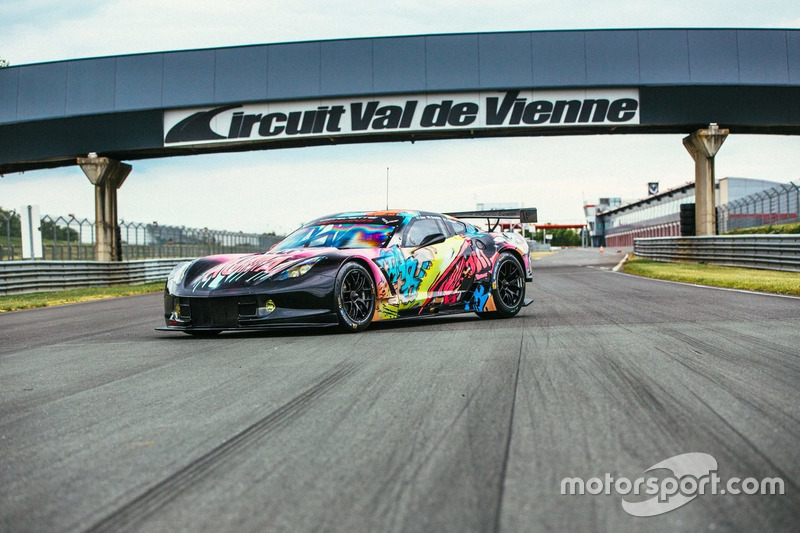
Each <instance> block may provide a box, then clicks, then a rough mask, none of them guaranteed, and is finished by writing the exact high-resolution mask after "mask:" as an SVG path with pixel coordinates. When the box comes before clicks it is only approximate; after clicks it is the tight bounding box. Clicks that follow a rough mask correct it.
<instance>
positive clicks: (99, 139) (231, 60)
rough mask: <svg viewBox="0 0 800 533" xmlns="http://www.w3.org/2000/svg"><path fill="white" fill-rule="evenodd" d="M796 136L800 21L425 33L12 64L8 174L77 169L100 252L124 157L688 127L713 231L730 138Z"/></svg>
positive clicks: (5, 73) (2, 119) (3, 142)
mask: <svg viewBox="0 0 800 533" xmlns="http://www.w3.org/2000/svg"><path fill="white" fill-rule="evenodd" d="M798 132H800V31H798V30H752V29H719V30H718V29H662V30H655V29H653V30H645V29H643V30H595V31H530V32H507V33H472V34H455V35H420V36H408V37H381V38H366V39H345V40H332V41H313V42H299V43H281V44H265V45H253V46H242V47H232V48H216V49H205V50H189V51H177V52H159V53H149V54H138V55H125V56H113V57H102V58H92V59H80V60H71V61H58V62H52V63H43V64H35V65H21V66H15V67H7V68H2V69H0V173H10V172H19V171H25V170H33V169H42V168H52V167H58V166H66V165H75V164H78V165H80V166H81V167H82V168H83V170H84V171H85V172H86V174H87V176H88V177H89V179H90V180H91V182H92V183H93V184H94V185H95V187H96V205H97V213H96V219H97V224H98V227H97V237H98V246H97V253H98V256H97V257H98V259H99V260H110V259H112V258H114V257H115V256H116V254H115V250H114V248H115V239H114V232H115V227H116V189H117V188H118V187H119V186H120V185H121V184H122V182H123V181H124V179H125V177H126V176H127V175H128V173H129V172H130V170H131V166H130V165H129V164H127V163H123V162H122V161H134V160H138V159H145V158H155V157H169V156H176V155H188V154H198V153H211V152H233V151H244V150H264V149H277V148H289V147H299V146H315V145H327V144H341V143H354V142H386V141H412V142H414V141H417V140H428V139H450V138H476V137H495V136H534V135H586V134H625V133H654V134H658V133H685V134H687V137H686V139H685V140H684V144H685V145H686V148H687V149H688V150H689V152H690V154H691V155H692V157H693V158H694V159H695V162H696V181H697V202H696V203H697V216H696V220H697V234H698V235H704V234H711V233H713V231H714V194H713V183H714V181H713V171H714V169H713V159H714V156H715V154H716V152H717V150H719V148H720V146H721V145H722V142H723V141H724V139H725V137H726V136H727V135H728V134H729V133H772V134H787V135H796V134H798Z"/></svg>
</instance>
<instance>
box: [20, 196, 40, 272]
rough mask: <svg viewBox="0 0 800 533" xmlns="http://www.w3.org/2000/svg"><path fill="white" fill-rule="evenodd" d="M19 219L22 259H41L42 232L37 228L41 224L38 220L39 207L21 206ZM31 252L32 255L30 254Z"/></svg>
mask: <svg viewBox="0 0 800 533" xmlns="http://www.w3.org/2000/svg"><path fill="white" fill-rule="evenodd" d="M19 217H20V223H21V227H22V258H23V259H41V258H42V231H41V229H40V228H39V225H40V223H41V219H40V218H39V206H38V205H25V206H22V209H20V210H19ZM31 251H32V252H33V253H31Z"/></svg>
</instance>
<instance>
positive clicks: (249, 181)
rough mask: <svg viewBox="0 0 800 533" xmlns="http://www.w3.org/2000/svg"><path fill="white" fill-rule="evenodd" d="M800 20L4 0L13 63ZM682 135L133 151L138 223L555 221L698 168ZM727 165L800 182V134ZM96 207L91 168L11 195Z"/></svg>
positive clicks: (131, 215) (474, 6)
mask: <svg viewBox="0 0 800 533" xmlns="http://www.w3.org/2000/svg"><path fill="white" fill-rule="evenodd" d="M667 27H681V28H683V27H705V28H800V5H798V4H797V2H796V0H794V1H784V0H767V1H760V2H752V1H739V0H736V1H724V0H721V1H717V2H697V1H696V0H691V1H689V0H673V1H670V2H663V1H658V2H656V1H653V2H650V1H634V0H613V1H606V0H594V1H592V0H558V1H550V0H527V1H521V0H511V1H502V0H498V1H493V2H487V1H486V0H483V1H480V2H475V1H471V0H458V1H456V0H425V1H417V0H407V1H405V2H382V1H376V0H370V1H366V0H350V1H347V2H342V1H327V2H322V1H318V2H315V1H310V0H293V1H292V2H286V1H285V0H283V1H273V0H228V1H226V2H220V1H206V0H192V1H191V2H189V1H184V0H173V1H169V2H165V1H163V0H159V1H155V0H113V1H98V0H94V1H84V0H58V1H43V0H21V1H10V0H0V59H5V60H7V61H9V62H10V63H11V64H12V65H22V64H29V63H38V62H43V61H58V60H64V59H73V58H83V57H97V56H107V55H117V54H128V53H141V52H154V51H165V50H184V49H196V48H211V47H219V46H235V45H246V44H261V43H277V42H292V41H305V40H317V39H335V38H349V37H377V36H387V35H419V34H429V33H459V32H488V31H517V30H548V29H597V28H605V29H618V28H667ZM681 138H682V135H593V136H578V137H569V136H564V137H527V138H507V139H503V138H498V139H462V140H447V141H426V142H416V143H414V144H411V143H407V142H403V143H379V144H378V143H376V144H353V145H343V146H326V147H312V148H295V149H286V150H271V151H257V152H243V153H234V154H210V155H196V156H185V157H172V158H164V159H151V160H144V161H133V162H132V165H133V171H132V173H131V174H130V176H129V177H128V179H127V180H126V182H125V184H124V185H123V186H122V188H121V189H120V190H119V196H118V202H119V214H120V218H121V219H123V220H124V221H129V222H130V221H135V222H153V221H157V222H158V223H159V224H161V225H179V226H180V225H183V226H187V227H208V228H213V229H226V230H231V231H245V232H258V233H260V232H270V231H274V232H277V233H286V232H289V231H291V230H292V229H294V228H295V227H297V226H298V225H300V224H301V223H303V222H305V221H308V220H310V219H312V218H316V217H318V216H322V215H325V214H329V213H333V212H337V211H345V210H355V209H373V208H383V207H385V204H386V194H387V186H386V183H387V179H386V176H387V168H388V176H389V179H388V183H389V186H388V190H389V204H390V207H402V208H410V209H424V210H431V211H440V212H446V211H458V210H467V209H474V208H475V205H476V204H477V203H506V202H508V203H516V204H519V203H523V204H525V205H526V206H531V207H537V208H538V209H539V215H540V221H542V222H554V223H575V222H581V221H582V220H583V212H582V205H583V204H584V202H588V203H595V202H596V201H597V199H598V198H599V197H607V196H612V197H622V198H624V199H628V200H635V199H639V198H643V197H645V196H646V195H647V183H648V182H651V181H657V182H659V183H660V186H661V190H662V191H663V190H665V189H667V188H671V187H677V186H680V185H683V184H685V183H687V182H690V181H693V179H694V163H693V161H692V159H691V157H690V156H689V154H688V153H687V152H686V150H685V148H684V147H683V145H682V143H681ZM716 164H717V167H716V174H717V177H725V176H736V177H753V178H760V179H768V180H774V181H780V182H786V181H795V182H800V138H798V137H789V136H762V135H731V136H730V137H728V139H727V140H726V141H725V144H724V145H723V147H722V149H721V150H720V152H719V154H718V155H717V158H716ZM28 204H33V205H38V206H39V207H40V211H41V213H42V214H48V215H51V216H53V217H55V216H61V215H63V216H66V215H67V214H74V215H75V216H77V217H78V218H83V217H87V218H90V219H91V218H93V216H94V192H93V190H92V186H91V185H90V183H89V181H88V180H87V178H86V177H85V176H84V175H83V173H82V172H81V170H80V169H79V168H78V167H67V168H60V169H51V170H37V171H30V172H26V173H22V174H7V175H5V176H4V177H2V178H0V207H2V208H4V209H17V210H19V208H20V207H21V206H23V205H28Z"/></svg>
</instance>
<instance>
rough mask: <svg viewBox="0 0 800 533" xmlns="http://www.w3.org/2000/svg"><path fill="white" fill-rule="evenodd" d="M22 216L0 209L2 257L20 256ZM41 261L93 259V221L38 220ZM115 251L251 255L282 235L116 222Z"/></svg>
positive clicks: (130, 256)
mask: <svg viewBox="0 0 800 533" xmlns="http://www.w3.org/2000/svg"><path fill="white" fill-rule="evenodd" d="M20 226H21V224H20V216H19V214H18V213H16V212H15V211H3V210H2V209H0V261H15V260H21V259H22V245H21V229H20ZM39 229H40V230H41V232H42V258H41V259H42V260H52V261H91V260H93V259H94V249H95V224H94V221H92V220H89V219H87V218H76V217H75V215H72V214H70V215H67V216H66V217H63V216H57V217H51V216H49V215H44V216H42V217H41V219H40V224H39ZM118 239H119V241H118V242H119V250H120V257H121V259H122V260H123V261H133V260H139V259H149V258H170V257H200V256H205V255H214V254H224V253H253V252H263V251H266V250H268V249H270V248H271V247H272V246H273V245H274V244H275V243H277V242H278V241H280V240H281V239H282V237H280V236H276V235H267V234H259V233H244V232H233V231H225V230H213V229H208V228H202V229H200V228H187V227H186V226H163V225H159V224H158V223H157V222H153V223H150V224H144V223H141V222H125V221H124V220H123V221H120V224H119V234H118Z"/></svg>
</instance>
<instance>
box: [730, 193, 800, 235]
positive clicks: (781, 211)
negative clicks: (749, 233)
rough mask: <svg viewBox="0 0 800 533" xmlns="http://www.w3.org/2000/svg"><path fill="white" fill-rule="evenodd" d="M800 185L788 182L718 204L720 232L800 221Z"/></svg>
mask: <svg viewBox="0 0 800 533" xmlns="http://www.w3.org/2000/svg"><path fill="white" fill-rule="evenodd" d="M799 205H800V186H798V185H797V184H795V183H785V184H782V185H779V186H777V187H773V188H771V189H765V190H763V191H761V192H757V193H755V194H751V195H749V196H745V197H743V198H739V199H738V200H734V201H733V202H730V203H727V204H725V205H722V206H720V207H719V216H718V219H719V232H720V233H726V232H728V231H731V230H735V229H744V228H753V227H756V226H766V225H769V224H790V223H793V222H800V214H798V213H800V208H798V206H799Z"/></svg>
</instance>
